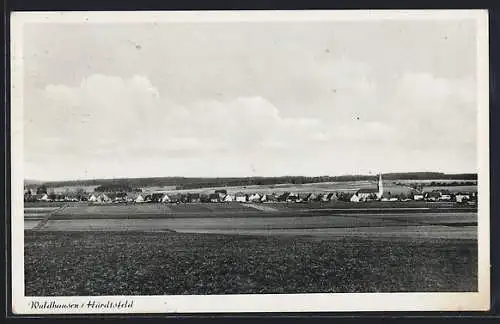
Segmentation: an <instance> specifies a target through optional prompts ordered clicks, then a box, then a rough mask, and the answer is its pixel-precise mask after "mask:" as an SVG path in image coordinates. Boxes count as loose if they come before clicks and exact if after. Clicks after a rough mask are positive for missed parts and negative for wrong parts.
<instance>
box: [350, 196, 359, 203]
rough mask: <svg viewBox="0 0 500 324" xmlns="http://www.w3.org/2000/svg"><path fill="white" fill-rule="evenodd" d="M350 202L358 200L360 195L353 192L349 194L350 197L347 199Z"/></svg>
mask: <svg viewBox="0 0 500 324" xmlns="http://www.w3.org/2000/svg"><path fill="white" fill-rule="evenodd" d="M349 201H350V202H360V201H361V200H360V197H359V196H358V195H357V194H354V195H352V196H351V198H350V199H349Z"/></svg>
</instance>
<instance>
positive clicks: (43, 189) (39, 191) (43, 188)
mask: <svg viewBox="0 0 500 324" xmlns="http://www.w3.org/2000/svg"><path fill="white" fill-rule="evenodd" d="M46 193H47V186H45V185H41V186H40V187H38V188H37V189H36V194H37V195H40V194H46Z"/></svg>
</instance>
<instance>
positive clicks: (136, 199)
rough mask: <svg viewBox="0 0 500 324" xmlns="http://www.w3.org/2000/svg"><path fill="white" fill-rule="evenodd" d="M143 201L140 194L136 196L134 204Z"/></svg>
mask: <svg viewBox="0 0 500 324" xmlns="http://www.w3.org/2000/svg"><path fill="white" fill-rule="evenodd" d="M144 201H145V199H144V196H143V195H142V194H139V195H137V197H136V198H135V200H134V202H136V203H143V202H144Z"/></svg>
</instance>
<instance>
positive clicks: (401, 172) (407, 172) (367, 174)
mask: <svg viewBox="0 0 500 324" xmlns="http://www.w3.org/2000/svg"><path fill="white" fill-rule="evenodd" d="M398 173H399V174H405V173H406V174H410V173H414V174H422V173H440V174H443V175H457V174H476V175H477V174H478V172H477V171H475V172H443V171H399V172H398V171H395V172H377V173H344V174H338V175H280V176H251V175H248V176H211V177H204V176H144V177H114V178H76V179H60V180H40V179H30V178H25V179H24V182H26V181H36V182H42V183H50V182H71V181H100V180H138V179H155V178H184V179H190V178H191V179H193V178H199V179H229V178H241V179H245V178H247V179H248V178H286V177H295V178H297V177H303V178H318V177H332V178H335V177H349V176H377V175H379V174H382V175H387V174H398Z"/></svg>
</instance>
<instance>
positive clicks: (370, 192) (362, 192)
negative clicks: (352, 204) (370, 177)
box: [356, 188, 382, 201]
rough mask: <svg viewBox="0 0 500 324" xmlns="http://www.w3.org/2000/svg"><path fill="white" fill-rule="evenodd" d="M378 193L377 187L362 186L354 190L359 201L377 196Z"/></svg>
mask: <svg viewBox="0 0 500 324" xmlns="http://www.w3.org/2000/svg"><path fill="white" fill-rule="evenodd" d="M378 194H379V190H378V189H377V188H362V189H359V190H358V191H357V192H356V196H358V198H359V201H366V200H369V199H374V198H377V195H378ZM379 198H382V197H379Z"/></svg>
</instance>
